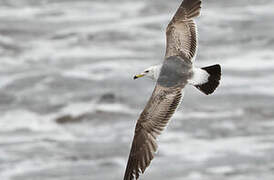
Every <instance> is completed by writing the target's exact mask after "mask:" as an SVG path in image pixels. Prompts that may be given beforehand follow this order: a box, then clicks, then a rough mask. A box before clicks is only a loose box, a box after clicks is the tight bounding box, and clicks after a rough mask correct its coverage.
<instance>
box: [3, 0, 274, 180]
mask: <svg viewBox="0 0 274 180" xmlns="http://www.w3.org/2000/svg"><path fill="white" fill-rule="evenodd" d="M179 4H180V1H179V0H171V1H166V0H146V1H145V0H116V1H114V0H92V1H88V0H78V1H73V0H59V1H58V0H0V22H1V23H0V179H1V180H98V179H108V180H112V179H113V180H114V179H115V180H116V179H122V177H123V173H124V170H125V166H126V161H127V158H128V153H129V148H130V144H131V140H132V137H133V132H134V126H135V123H136V120H137V118H138V115H139V114H140V112H141V111H142V109H143V108H144V105H145V103H146V101H147V100H148V98H149V97H150V94H151V92H152V89H153V86H154V84H153V83H151V82H150V81H149V80H141V79H140V80H136V81H133V79H132V77H133V75H134V74H135V73H138V72H140V71H142V70H143V69H144V68H146V67H148V66H150V65H153V64H158V63H160V62H162V60H163V56H164V52H165V27H166V25H167V24H168V22H169V20H170V19H171V17H172V15H173V13H174V12H175V10H176V8H177V7H178V6H179ZM273 8H274V1H272V0H261V1H257V0H241V1H237V0H230V1H225V0H223V1H220V0H204V2H203V9H202V16H201V17H200V18H198V19H197V24H198V31H199V51H198V55H197V60H196V65H197V66H206V65H211V64H214V63H220V64H221V65H222V67H223V78H222V82H221V85H220V87H219V88H218V89H217V91H216V92H215V93H214V95H211V96H204V95H203V94H201V93H200V92H198V91H197V90H196V89H194V88H193V87H187V90H186V93H185V98H184V100H183V103H182V105H181V107H180V108H179V110H178V112H177V113H176V114H175V116H174V117H173V119H172V121H171V122H170V124H169V127H168V128H167V129H166V131H165V133H163V135H162V136H161V137H160V142H159V151H158V154H157V156H156V158H155V159H154V160H153V161H152V164H151V166H150V167H149V168H148V169H147V171H146V173H145V174H144V175H143V176H142V177H141V179H144V180H145V179H159V180H164V179H167V178H168V179H172V180H179V179H180V180H182V179H187V180H220V179H221V180H247V179H248V180H258V179H263V180H272V179H274V173H273V172H274V108H273V107H274V74H273V71H274V51H273V49H274V33H273V29H274V21H273V19H274V11H273Z"/></svg>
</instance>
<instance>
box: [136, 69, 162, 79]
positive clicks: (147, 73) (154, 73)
mask: <svg viewBox="0 0 274 180" xmlns="http://www.w3.org/2000/svg"><path fill="white" fill-rule="evenodd" d="M161 67H162V66H161V65H156V66H151V67H149V68H147V69H145V70H144V71H143V72H142V73H141V74H137V75H136V76H134V78H133V79H137V78H140V77H148V78H149V79H152V80H155V81H156V80H157V79H158V77H159V74H160V71H161Z"/></svg>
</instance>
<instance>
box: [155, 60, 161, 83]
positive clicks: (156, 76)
mask: <svg viewBox="0 0 274 180" xmlns="http://www.w3.org/2000/svg"><path fill="white" fill-rule="evenodd" d="M161 68H162V64H158V65H155V66H153V69H154V71H153V79H154V80H155V81H157V79H158V78H159V76H160V72H161Z"/></svg>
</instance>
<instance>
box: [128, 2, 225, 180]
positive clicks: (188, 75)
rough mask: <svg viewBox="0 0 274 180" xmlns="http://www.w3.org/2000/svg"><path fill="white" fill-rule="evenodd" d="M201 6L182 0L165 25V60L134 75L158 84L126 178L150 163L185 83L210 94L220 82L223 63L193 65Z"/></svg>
mask: <svg viewBox="0 0 274 180" xmlns="http://www.w3.org/2000/svg"><path fill="white" fill-rule="evenodd" d="M200 9H201V0H184V1H183V2H182V4H181V5H180V7H179V9H178V10H177V12H176V13H175V15H174V17H173V19H172V20H171V22H170V23H169V25H168V27H167V29H166V36H167V38H166V39H167V47H166V55H165V60H164V62H163V63H162V64H160V65H156V66H152V67H149V68H147V69H146V70H144V72H143V73H141V74H139V75H136V76H135V77H134V79H136V78H140V77H143V76H147V77H149V78H151V79H153V80H155V81H156V86H155V88H154V91H153V93H152V95H151V97H150V99H149V101H148V103H147V104H146V106H145V109H144V110H143V112H142V113H141V115H140V117H139V119H138V121H137V123H136V127H135V134H134V138H133V142H132V146H131V151H130V155H129V159H128V163H127V167H126V172H125V176H124V180H133V179H134V178H135V179H138V178H139V175H140V174H141V173H144V171H145V169H146V168H147V167H148V166H149V164H150V162H151V160H152V159H153V158H154V155H155V153H156V151H157V148H158V145H157V137H158V136H159V135H160V134H161V132H162V131H163V130H164V129H165V127H166V126H167V123H168V122H169V120H170V118H171V116H172V115H173V114H174V112H175V110H176V109H177V107H178V105H179V104H180V102H181V99H182V97H183V92H184V88H185V86H186V85H187V84H191V85H193V86H195V87H196V88H198V89H199V90H201V91H202V92H203V93H205V94H207V95H208V94H211V93H213V92H214V90H215V89H216V88H217V86H218V85H219V80H220V77H221V67H220V65H213V66H209V67H204V68H196V67H194V63H193V62H194V59H195V57H196V50H197V32H196V25H195V22H194V20H193V18H194V17H197V16H199V15H200Z"/></svg>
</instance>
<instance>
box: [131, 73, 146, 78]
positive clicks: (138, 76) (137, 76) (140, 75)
mask: <svg viewBox="0 0 274 180" xmlns="http://www.w3.org/2000/svg"><path fill="white" fill-rule="evenodd" d="M143 76H145V75H144V74H137V75H136V76H134V77H133V79H137V78H140V77H143Z"/></svg>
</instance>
